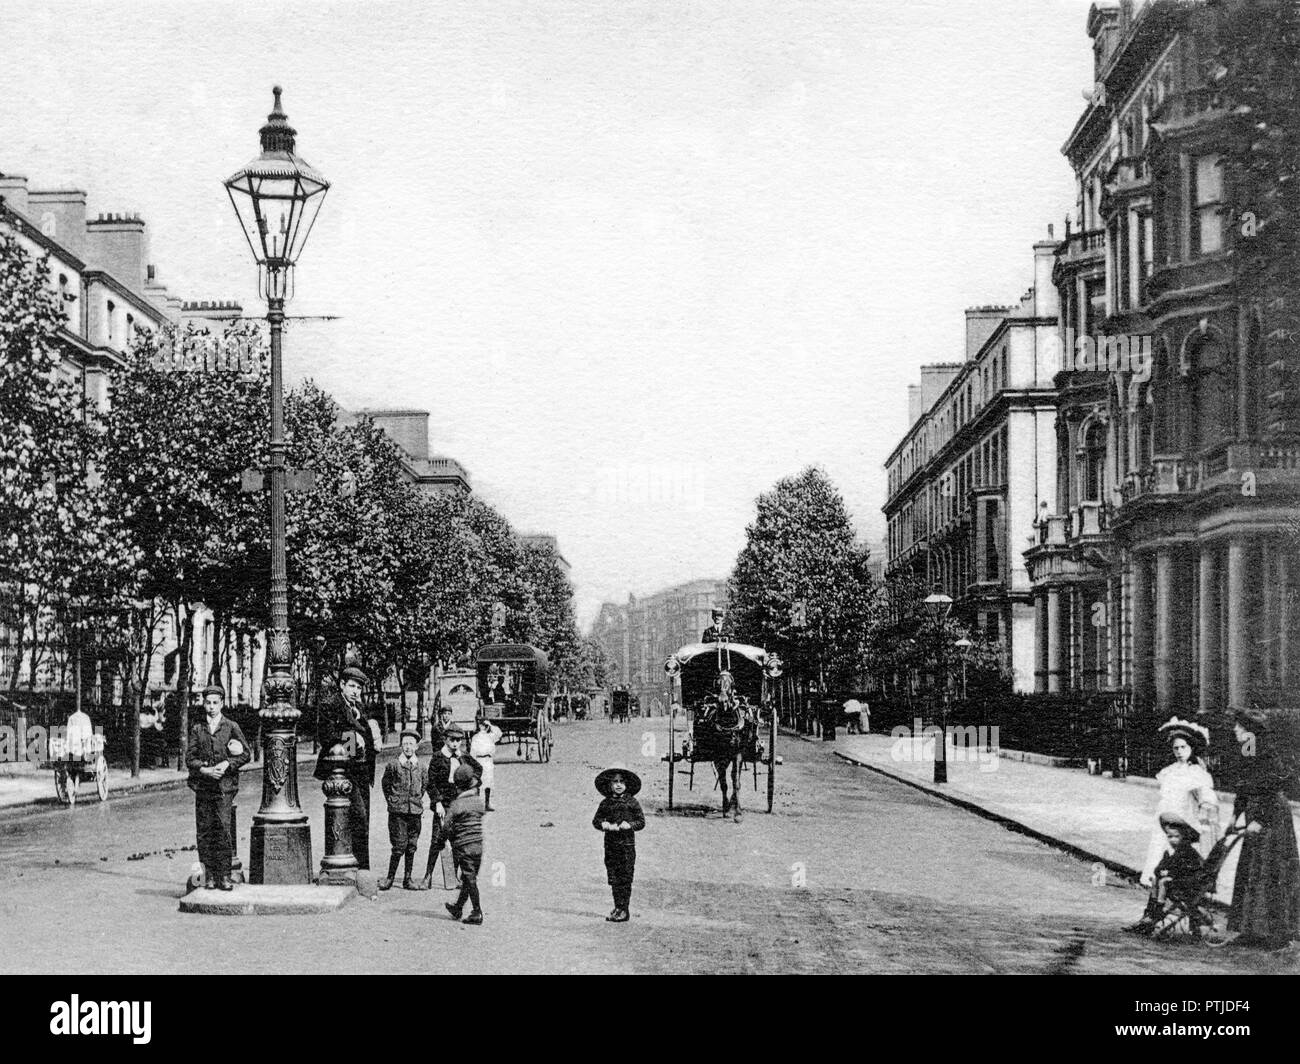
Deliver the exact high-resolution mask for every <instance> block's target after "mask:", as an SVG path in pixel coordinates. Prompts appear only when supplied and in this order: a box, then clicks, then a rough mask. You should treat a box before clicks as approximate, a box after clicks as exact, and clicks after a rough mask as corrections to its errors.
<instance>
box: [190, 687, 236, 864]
mask: <svg viewBox="0 0 1300 1064" xmlns="http://www.w3.org/2000/svg"><path fill="white" fill-rule="evenodd" d="M225 700H226V692H225V689H224V688H222V687H221V686H220V685H219V684H209V685H208V686H207V687H205V688H204V689H203V714H204V719H203V720H201V721H198V722H197V723H196V724H195V725H194V726H193V727H192V728H191V729H190V735H189V742H188V744H187V746H186V748H185V764H186V766H187V767H188V768H189V770H190V778H189V787H190V790H192V791H193V792H194V824H195V828H196V829H197V833H198V844H199V860H200V861H201V862H202V864H203V874H204V884H203V885H204V886H205V887H209V888H211V887H215V888H216V889H217V890H233V889H234V886H235V885H234V884H233V883H232V882H231V881H230V865H231V855H232V854H233V853H234V850H235V840H234V838H233V837H232V836H231V833H230V807H231V805H232V803H233V802H234V798H235V794H236V792H238V790H239V770H240V769H241V768H243V767H244V766H245V765H246V764H248V759H249V756H250V755H249V752H248V742H247V741H246V740H245V739H244V733H243V732H242V731H240V730H239V725H238V724H236V723H235V722H234V721H233V720H230V719H228V718H227V717H225V716H223V715H222V712H221V709H222V706H223V705H224V703H225Z"/></svg>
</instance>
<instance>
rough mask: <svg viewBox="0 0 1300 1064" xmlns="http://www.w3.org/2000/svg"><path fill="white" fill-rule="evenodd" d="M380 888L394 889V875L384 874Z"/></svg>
mask: <svg viewBox="0 0 1300 1064" xmlns="http://www.w3.org/2000/svg"><path fill="white" fill-rule="evenodd" d="M379 889H380V890H392V889H393V877H392V876H384V878H383V879H381V880H380V881H379Z"/></svg>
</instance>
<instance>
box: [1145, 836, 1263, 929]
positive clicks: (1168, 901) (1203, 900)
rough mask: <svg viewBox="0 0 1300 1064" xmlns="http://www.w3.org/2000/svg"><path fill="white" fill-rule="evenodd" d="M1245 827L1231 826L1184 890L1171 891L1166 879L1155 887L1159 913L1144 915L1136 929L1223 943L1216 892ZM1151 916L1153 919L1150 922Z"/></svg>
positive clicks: (1154, 891)
mask: <svg viewBox="0 0 1300 1064" xmlns="http://www.w3.org/2000/svg"><path fill="white" fill-rule="evenodd" d="M1244 830H1245V829H1244V828H1243V827H1238V826H1237V825H1236V824H1233V825H1232V826H1231V827H1229V828H1228V830H1227V831H1226V832H1224V834H1223V838H1221V839H1219V841H1218V842H1216V843H1215V844H1214V846H1213V847H1211V849H1210V852H1209V854H1207V855H1206V858H1205V862H1204V864H1202V865H1201V869H1200V871H1199V872H1198V873H1197V874H1196V878H1195V881H1194V882H1193V883H1191V884H1189V885H1188V886H1187V887H1186V888H1185V889H1184V890H1175V891H1169V890H1167V889H1166V888H1167V887H1168V885H1169V881H1168V880H1164V879H1162V880H1161V881H1160V882H1159V883H1157V884H1156V885H1155V886H1154V887H1152V888H1151V889H1152V905H1154V906H1155V907H1156V909H1157V912H1156V914H1155V916H1154V918H1148V917H1147V916H1144V917H1143V920H1142V921H1140V922H1139V923H1138V924H1137V925H1135V927H1134V930H1140V931H1142V932H1143V933H1145V934H1148V935H1150V936H1151V937H1152V938H1175V937H1178V936H1183V935H1189V936H1191V937H1192V938H1204V939H1205V941H1207V942H1208V943H1209V944H1210V945H1222V942H1223V938H1222V936H1221V935H1220V934H1219V933H1218V930H1217V929H1216V927H1215V907H1214V891H1215V887H1216V886H1217V884H1218V881H1219V872H1220V870H1221V869H1222V868H1223V862H1224V861H1226V860H1227V859H1228V854H1230V853H1231V852H1232V848H1233V847H1234V846H1236V845H1237V843H1238V842H1239V841H1240V839H1241V836H1242V834H1243V832H1244ZM1148 919H1151V922H1150V924H1149V925H1147V920H1148ZM1216 940H1217V941H1216Z"/></svg>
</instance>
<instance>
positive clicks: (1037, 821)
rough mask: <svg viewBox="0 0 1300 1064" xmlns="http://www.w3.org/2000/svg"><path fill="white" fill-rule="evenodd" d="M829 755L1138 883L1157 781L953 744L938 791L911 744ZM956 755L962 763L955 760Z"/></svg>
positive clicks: (1222, 887) (1228, 873) (1228, 808)
mask: <svg viewBox="0 0 1300 1064" xmlns="http://www.w3.org/2000/svg"><path fill="white" fill-rule="evenodd" d="M787 734H788V735H790V737H792V738H794V737H795V736H794V735H793V733H787ZM798 738H802V736H798ZM810 741H812V742H816V741H818V740H810ZM828 745H832V744H828ZM833 749H834V753H835V755H836V756H837V757H840V758H842V759H843V760H845V761H848V762H850V763H851V764H855V765H861V766H862V767H863V768H867V769H870V770H871V771H873V772H879V773H881V774H882V775H885V776H890V777H892V778H893V779H896V780H899V781H900V782H902V783H906V784H908V785H909V786H913V787H916V788H918V789H919V790H923V791H926V792H927V793H929V794H932V795H935V796H937V797H940V798H943V799H944V800H945V801H949V802H952V803H954V804H956V805H960V806H962V807H963V808H966V809H969V810H970V811H971V812H974V813H977V814H978V815H980V816H984V817H987V818H989V819H991V820H997V821H999V822H1000V823H1003V824H1005V825H1006V826H1007V827H1009V828H1011V829H1012V830H1017V831H1023V832H1026V833H1028V834H1030V835H1034V836H1036V837H1038V838H1040V839H1042V840H1043V841H1045V842H1047V843H1049V844H1051V845H1055V846H1058V847H1062V848H1064V849H1067V850H1070V851H1072V852H1074V853H1075V854H1077V855H1078V856H1080V857H1083V858H1084V859H1087V860H1092V861H1100V862H1102V863H1103V864H1105V865H1107V866H1108V867H1109V868H1111V869H1112V870H1113V871H1117V872H1120V873H1122V874H1126V875H1131V876H1133V877H1134V878H1135V879H1136V877H1137V876H1138V874H1139V873H1140V871H1141V869H1142V864H1143V862H1144V861H1145V859H1146V851H1147V845H1148V843H1149V841H1150V838H1151V828H1152V825H1153V823H1154V820H1155V808H1156V800H1157V790H1156V782H1155V780H1152V779H1147V778H1145V777H1138V776H1130V777H1128V778H1127V779H1124V780H1114V779H1110V778H1109V777H1105V776H1090V775H1088V773H1087V772H1086V771H1085V770H1084V769H1076V768H1055V767H1052V766H1049V765H1040V764H1034V763H1030V762H1025V761H1021V760H1016V756H1017V755H1016V754H1015V753H1013V752H1012V751H1003V755H1004V756H1002V757H997V756H996V755H990V754H987V753H985V754H983V758H984V760H983V761H982V762H981V761H980V760H977V759H976V757H975V751H967V750H961V751H957V750H955V749H954V747H953V746H952V744H951V743H950V744H949V747H948V782H947V783H946V784H935V783H934V782H933V780H934V761H933V760H932V759H929V758H927V759H925V760H909V759H908V756H907V755H912V756H913V757H915V753H916V751H915V748H914V745H913V743H912V741H911V740H901V741H900V740H895V739H892V738H890V737H889V736H887V735H846V736H842V737H840V738H838V739H837V740H836V741H835V743H834V744H833ZM958 754H960V755H961V757H962V760H957V757H958ZM1218 793H1219V826H1220V829H1221V830H1222V829H1223V828H1225V827H1226V826H1227V824H1228V822H1229V820H1230V818H1231V816H1232V799H1233V796H1232V795H1231V794H1229V793H1228V792H1226V791H1219V792H1218ZM1291 808H1292V816H1293V817H1294V818H1295V819H1296V822H1297V829H1298V831H1297V833H1298V834H1300V811H1298V810H1297V803H1295V802H1292V803H1291ZM1240 852H1241V844H1240V843H1238V844H1237V846H1236V847H1235V848H1234V849H1233V852H1232V853H1231V854H1230V855H1229V856H1228V860H1227V861H1226V862H1225V863H1224V867H1223V870H1222V873H1221V874H1220V876H1219V889H1218V893H1217V896H1218V898H1219V900H1221V901H1224V902H1227V901H1230V900H1231V898H1232V882H1233V876H1234V874H1235V872H1236V867H1237V857H1238V855H1239V854H1240Z"/></svg>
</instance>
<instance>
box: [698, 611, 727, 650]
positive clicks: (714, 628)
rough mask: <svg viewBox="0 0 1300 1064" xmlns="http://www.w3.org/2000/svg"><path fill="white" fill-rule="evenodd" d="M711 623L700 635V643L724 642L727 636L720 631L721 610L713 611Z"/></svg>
mask: <svg viewBox="0 0 1300 1064" xmlns="http://www.w3.org/2000/svg"><path fill="white" fill-rule="evenodd" d="M712 616H713V623H712V624H711V625H709V626H708V627H707V628H706V629H704V634H703V635H702V636H700V642H701V643H725V642H726V641H727V637H726V636H725V635H724V634H723V631H722V620H723V613H722V611H721V610H714V611H713V615H712Z"/></svg>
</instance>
